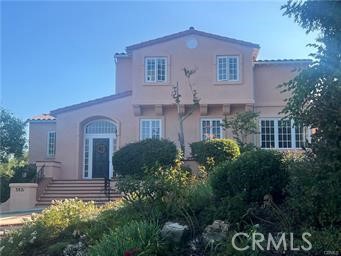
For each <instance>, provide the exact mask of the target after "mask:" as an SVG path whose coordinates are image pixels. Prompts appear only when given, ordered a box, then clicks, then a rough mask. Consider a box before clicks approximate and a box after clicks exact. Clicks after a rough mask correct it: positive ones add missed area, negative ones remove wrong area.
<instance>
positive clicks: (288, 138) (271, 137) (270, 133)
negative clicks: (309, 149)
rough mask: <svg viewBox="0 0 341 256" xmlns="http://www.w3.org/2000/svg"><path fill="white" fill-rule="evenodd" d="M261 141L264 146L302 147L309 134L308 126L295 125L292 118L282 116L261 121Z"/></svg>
mask: <svg viewBox="0 0 341 256" xmlns="http://www.w3.org/2000/svg"><path fill="white" fill-rule="evenodd" d="M260 136H261V137H260V143H261V147H262V148H282V149H290V148H291V149H295V148H302V146H304V144H305V142H306V140H307V139H309V134H308V131H307V129H306V128H304V127H302V126H300V125H294V122H293V121H292V120H282V119H280V118H271V119H262V120H261V121H260Z"/></svg>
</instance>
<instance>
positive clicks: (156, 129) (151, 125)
mask: <svg viewBox="0 0 341 256" xmlns="http://www.w3.org/2000/svg"><path fill="white" fill-rule="evenodd" d="M161 138H162V121H161V119H141V120H140V140H144V139H161Z"/></svg>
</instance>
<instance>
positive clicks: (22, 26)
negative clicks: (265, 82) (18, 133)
mask: <svg viewBox="0 0 341 256" xmlns="http://www.w3.org/2000/svg"><path fill="white" fill-rule="evenodd" d="M283 3H284V2H283V1H263V2H261V1H251V2H245V1H242V2H240V1H239V2H231V1H226V2H221V1H220V2H202V1H200V2H194V1H191V2H179V1H177V2H150V1H149V2H142V1H139V2H114V1H106V2H98V1H97V2H91V1H84V2H82V1H75V2H67V1H56V2H52V1H47V2H30V1H22V2H15V1H5V2H2V3H1V87H2V92H1V103H2V105H3V106H4V107H6V108H7V109H9V110H10V111H12V112H13V113H14V114H15V115H17V116H18V117H20V118H22V119H26V118H28V117H30V116H32V115H36V114H40V113H47V112H49V111H50V110H53V109H55V108H59V107H63V106H67V105H70V104H75V103H79V102H82V101H86V100H90V99H94V98H98V97H102V96H106V95H109V94H112V93H114V86H115V66H114V59H113V57H114V54H115V52H123V51H124V49H125V47H126V46H128V45H131V44H134V43H138V42H141V41H145V40H150V39H154V38H157V37H160V36H164V35H167V34H171V33H176V32H179V31H182V30H186V29H188V27H190V26H194V27H195V28H196V29H198V30H202V31H205V32H209V33H214V34H219V35H222V36H227V37H232V38H236V39H241V40H245V41H249V42H253V43H258V44H260V46H261V50H260V56H259V59H277V58H307V57H308V54H309V53H310V52H311V51H312V49H311V48H308V47H306V44H308V43H312V42H313V41H314V38H315V35H306V34H305V32H304V30H303V29H301V28H300V27H299V26H298V25H297V24H295V23H294V22H293V20H292V19H289V18H288V17H283V16H282V11H281V10H280V6H281V5H282V4H283Z"/></svg>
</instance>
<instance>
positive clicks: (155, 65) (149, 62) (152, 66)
mask: <svg viewBox="0 0 341 256" xmlns="http://www.w3.org/2000/svg"><path fill="white" fill-rule="evenodd" d="M166 81H167V58H166V57H146V58H145V82H146V83H160V82H161V83H164V82H166Z"/></svg>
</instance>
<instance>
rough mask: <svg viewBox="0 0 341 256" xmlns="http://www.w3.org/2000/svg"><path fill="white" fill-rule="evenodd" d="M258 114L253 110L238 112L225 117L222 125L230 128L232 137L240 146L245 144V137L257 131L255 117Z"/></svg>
mask: <svg viewBox="0 0 341 256" xmlns="http://www.w3.org/2000/svg"><path fill="white" fill-rule="evenodd" d="M258 116H259V114H258V113H256V112H253V111H246V112H240V113H237V114H235V115H234V116H232V117H229V118H228V117H227V116H226V117H225V119H224V123H223V126H224V128H225V129H231V130H232V134H233V137H234V139H235V140H236V141H237V142H238V144H239V145H240V146H243V145H246V144H247V143H248V142H247V137H248V136H249V135H252V134H256V133H257V118H258Z"/></svg>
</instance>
